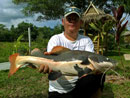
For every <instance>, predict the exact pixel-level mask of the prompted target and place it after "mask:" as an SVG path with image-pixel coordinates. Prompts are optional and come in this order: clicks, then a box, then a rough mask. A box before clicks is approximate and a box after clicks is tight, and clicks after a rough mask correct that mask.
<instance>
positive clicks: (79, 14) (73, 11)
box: [64, 11, 80, 18]
mask: <svg viewBox="0 0 130 98" xmlns="http://www.w3.org/2000/svg"><path fill="white" fill-rule="evenodd" d="M73 13H74V14H77V15H78V16H79V18H80V14H79V13H77V12H75V11H72V12H69V13H67V14H65V15H64V17H67V16H69V15H70V14H73Z"/></svg>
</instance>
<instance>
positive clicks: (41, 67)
mask: <svg viewBox="0 0 130 98" xmlns="http://www.w3.org/2000/svg"><path fill="white" fill-rule="evenodd" d="M44 68H45V66H44V65H40V68H39V72H40V73H42V72H43V71H44Z"/></svg>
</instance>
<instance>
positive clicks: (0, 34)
mask: <svg viewBox="0 0 130 98" xmlns="http://www.w3.org/2000/svg"><path fill="white" fill-rule="evenodd" d="M7 39H8V40H10V32H9V30H8V29H7V28H6V27H5V25H3V24H0V40H1V41H6V40H7Z"/></svg>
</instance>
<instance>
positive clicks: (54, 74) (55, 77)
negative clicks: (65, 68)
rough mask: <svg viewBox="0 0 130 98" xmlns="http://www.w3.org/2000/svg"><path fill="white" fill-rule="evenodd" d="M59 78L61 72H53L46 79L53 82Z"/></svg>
mask: <svg viewBox="0 0 130 98" xmlns="http://www.w3.org/2000/svg"><path fill="white" fill-rule="evenodd" d="M61 76H62V73H61V72H55V71H53V72H51V73H50V74H49V75H48V79H49V80H52V81H54V80H57V79H58V78H59V77H61Z"/></svg>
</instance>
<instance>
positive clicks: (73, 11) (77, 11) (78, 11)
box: [64, 7, 81, 17]
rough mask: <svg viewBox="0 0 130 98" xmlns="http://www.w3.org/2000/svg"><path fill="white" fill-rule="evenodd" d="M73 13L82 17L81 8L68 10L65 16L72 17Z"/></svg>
mask: <svg viewBox="0 0 130 98" xmlns="http://www.w3.org/2000/svg"><path fill="white" fill-rule="evenodd" d="M72 13H75V14H77V15H78V16H79V17H80V14H81V10H80V9H79V8H77V7H70V8H66V9H65V13H64V16H65V17H66V16H68V15H70V14H72Z"/></svg>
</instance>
